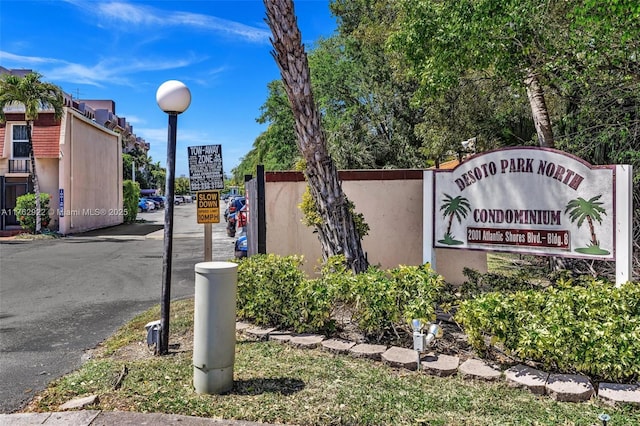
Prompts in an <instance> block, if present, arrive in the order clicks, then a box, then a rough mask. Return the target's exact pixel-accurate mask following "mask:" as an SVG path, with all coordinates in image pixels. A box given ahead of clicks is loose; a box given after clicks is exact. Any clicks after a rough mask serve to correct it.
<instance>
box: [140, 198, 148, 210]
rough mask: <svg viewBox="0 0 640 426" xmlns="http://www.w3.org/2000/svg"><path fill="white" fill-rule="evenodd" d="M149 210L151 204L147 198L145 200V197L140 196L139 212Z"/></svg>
mask: <svg viewBox="0 0 640 426" xmlns="http://www.w3.org/2000/svg"><path fill="white" fill-rule="evenodd" d="M148 211H149V204H148V203H147V200H145V199H143V198H139V199H138V213H142V212H148Z"/></svg>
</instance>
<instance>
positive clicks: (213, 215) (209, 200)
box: [196, 191, 220, 223]
mask: <svg viewBox="0 0 640 426" xmlns="http://www.w3.org/2000/svg"><path fill="white" fill-rule="evenodd" d="M196 202H197V207H198V208H197V213H196V215H197V217H198V223H220V191H198V192H197V193H196Z"/></svg>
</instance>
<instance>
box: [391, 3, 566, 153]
mask: <svg viewBox="0 0 640 426" xmlns="http://www.w3.org/2000/svg"><path fill="white" fill-rule="evenodd" d="M402 5H403V9H402V14H401V17H402V19H401V20H400V22H399V27H398V28H399V31H398V32H397V33H396V34H395V35H394V36H393V37H392V45H393V46H394V48H395V49H397V50H398V51H401V52H404V54H405V56H406V58H407V59H408V60H409V62H410V63H411V64H412V66H413V69H414V75H415V76H416V78H418V80H419V81H420V84H421V86H422V88H423V89H424V90H425V91H427V92H437V91H442V90H446V89H449V88H451V87H455V86H457V85H458V84H459V82H460V79H461V78H464V77H466V76H468V75H469V73H470V72H483V73H485V74H486V75H487V76H488V77H490V78H493V77H498V78H502V79H505V80H506V81H509V82H511V83H513V84H514V85H518V86H520V87H522V88H524V89H525V90H526V93H527V98H528V101H529V105H530V108H531V115H532V118H533V122H534V124H535V128H536V133H537V137H538V143H539V145H540V146H543V147H553V146H554V136H553V130H552V127H551V118H550V115H549V110H548V108H547V101H546V98H545V94H544V91H543V85H542V82H541V73H542V71H543V67H544V65H546V64H547V63H548V59H549V58H548V56H549V52H548V51H547V49H546V47H547V46H548V45H549V43H548V41H549V40H548V37H549V36H550V35H551V34H549V32H548V31H547V30H546V28H547V27H548V26H549V24H550V22H552V21H554V18H555V17H556V16H558V13H557V12H556V9H555V8H554V6H556V2H550V3H548V4H547V2H545V3H542V2H540V1H537V0H524V1H523V0H504V1H496V0H462V1H453V0H443V1H434V0H419V1H416V0H403V1H402ZM557 7H560V6H557Z"/></svg>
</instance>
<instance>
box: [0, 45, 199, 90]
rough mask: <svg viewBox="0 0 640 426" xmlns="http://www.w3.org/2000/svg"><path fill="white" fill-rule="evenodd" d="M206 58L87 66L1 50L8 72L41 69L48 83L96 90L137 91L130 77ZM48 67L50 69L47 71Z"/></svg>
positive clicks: (104, 62) (115, 61)
mask: <svg viewBox="0 0 640 426" xmlns="http://www.w3.org/2000/svg"><path fill="white" fill-rule="evenodd" d="M205 59H206V58H204V57H196V56H194V55H190V56H189V57H186V58H167V59H165V58H159V59H136V60H129V61H123V60H122V59H121V58H113V59H103V60H101V61H100V62H98V63H96V64H94V65H84V64H77V63H72V62H67V61H63V60H59V59H53V58H46V57H33V56H20V55H15V54H13V53H10V52H5V51H2V50H0V60H3V61H5V63H6V66H7V67H8V68H24V67H30V66H34V65H38V68H39V71H38V72H40V73H41V74H42V75H44V76H45V77H46V79H47V80H54V81H62V82H68V83H77V84H87V85H90V86H96V87H105V84H106V85H114V84H115V85H120V86H130V87H135V86H136V84H134V82H133V81H131V80H130V79H129V77H128V76H129V75H131V74H135V73H138V72H144V71H158V70H167V69H176V68H183V67H187V66H189V65H191V64H194V63H197V62H201V61H203V60H205ZM47 65H50V66H49V67H47Z"/></svg>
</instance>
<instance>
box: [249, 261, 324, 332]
mask: <svg viewBox="0 0 640 426" xmlns="http://www.w3.org/2000/svg"><path fill="white" fill-rule="evenodd" d="M301 262H302V257H299V256H286V257H281V256H277V255H274V254H266V255H256V256H251V257H249V258H245V259H242V260H241V261H240V262H239V265H238V315H239V316H240V317H242V318H245V319H248V320H251V321H253V322H254V323H256V324H257V325H271V326H274V327H282V328H286V329H294V330H296V331H302V330H303V329H305V328H307V327H306V324H305V323H303V322H302V321H301V318H302V317H306V319H309V315H310V312H311V310H309V309H307V311H306V315H305V314H303V312H301V311H300V308H301V307H303V306H304V303H303V302H301V301H300V298H301V297H302V296H303V295H304V294H305V293H307V292H308V289H306V288H305V286H306V283H305V277H304V274H303V272H302V271H301V270H300V268H299V266H300V264H301ZM312 322H316V323H317V321H315V319H312Z"/></svg>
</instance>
